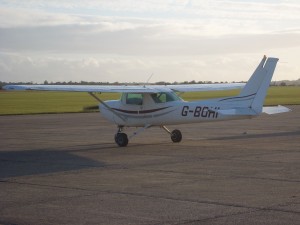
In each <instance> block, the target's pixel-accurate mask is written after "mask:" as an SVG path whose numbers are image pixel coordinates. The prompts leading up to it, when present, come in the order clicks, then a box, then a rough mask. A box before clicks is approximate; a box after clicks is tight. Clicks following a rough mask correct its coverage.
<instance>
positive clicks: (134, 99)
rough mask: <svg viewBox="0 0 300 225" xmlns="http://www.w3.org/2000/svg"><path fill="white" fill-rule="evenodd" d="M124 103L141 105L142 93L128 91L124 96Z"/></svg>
mask: <svg viewBox="0 0 300 225" xmlns="http://www.w3.org/2000/svg"><path fill="white" fill-rule="evenodd" d="M126 104H129V105H143V95H142V94H136V93H128V94H127V97H126Z"/></svg>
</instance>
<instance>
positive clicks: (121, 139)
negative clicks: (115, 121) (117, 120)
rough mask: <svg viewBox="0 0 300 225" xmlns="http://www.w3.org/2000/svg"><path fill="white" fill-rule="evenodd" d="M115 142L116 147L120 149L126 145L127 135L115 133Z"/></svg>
mask: <svg viewBox="0 0 300 225" xmlns="http://www.w3.org/2000/svg"><path fill="white" fill-rule="evenodd" d="M115 142H116V143H117V145H119V146H120V147H125V146H127V145H128V137H127V134H125V133H117V134H116V135H115Z"/></svg>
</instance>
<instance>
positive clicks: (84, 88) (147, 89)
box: [4, 83, 245, 93]
mask: <svg viewBox="0 0 300 225" xmlns="http://www.w3.org/2000/svg"><path fill="white" fill-rule="evenodd" d="M243 86H245V84H243V83H231V84H188V85H147V86H146V85H144V86H141V85H128V86H127V85H6V86H4V89H5V90H36V91H73V92H103V93H104V92H107V93H159V92H171V91H176V92H198V91H216V90H230V89H238V88H242V87H243Z"/></svg>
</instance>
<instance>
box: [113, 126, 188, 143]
mask: <svg viewBox="0 0 300 225" xmlns="http://www.w3.org/2000/svg"><path fill="white" fill-rule="evenodd" d="M149 127H151V125H145V126H144V127H141V128H140V129H138V130H137V131H136V132H134V133H133V134H132V135H131V136H129V138H128V136H127V134H125V133H124V132H123V130H124V126H118V131H117V133H116V134H115V142H116V144H117V145H118V146H119V147H126V146H127V145H128V140H129V139H131V138H132V137H134V136H136V135H138V134H139V133H140V132H142V131H144V130H146V129H148V128H149ZM161 128H163V129H164V130H165V131H166V132H167V133H168V134H170V137H171V140H172V141H173V142H174V143H178V142H181V140H182V134H181V132H180V130H177V129H175V130H173V131H172V132H171V131H170V130H169V129H168V128H167V127H166V126H161Z"/></svg>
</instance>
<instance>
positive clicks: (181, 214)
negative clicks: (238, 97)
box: [0, 106, 300, 225]
mask: <svg viewBox="0 0 300 225" xmlns="http://www.w3.org/2000/svg"><path fill="white" fill-rule="evenodd" d="M290 108H292V110H293V111H292V112H289V113H284V114H278V115H273V116H267V115H262V116H261V117H258V118H255V119H252V120H237V121H226V122H215V123H203V124H191V125H180V126H173V127H170V128H171V129H174V128H175V127H176V128H178V129H180V130H181V131H182V133H183V140H182V142H181V143H179V144H174V143H172V142H171V140H170V137H169V136H168V135H167V133H166V132H165V131H164V130H162V129H160V128H151V129H149V130H146V131H145V132H143V133H141V134H140V135H139V136H136V137H134V138H133V139H132V140H130V142H129V145H128V147H126V148H119V147H117V146H116V144H115V143H114V140H113V139H114V138H113V137H114V134H115V132H116V127H115V126H114V125H111V124H109V123H107V122H106V121H105V120H104V119H103V118H102V117H101V115H100V114H98V113H82V114H51V115H27V116H0V139H1V140H0V141H1V142H0V149H1V150H0V199H1V200H0V224H4V225H9V224H18V225H19V224H20V225H21V224H122V225H123V224H151V225H152V224H155V225H159V224H172V225H173V224H178V225H181V224H187V225H195V224H209V225H211V224H222V225H223V224H264V225H265V224H272V225H274V224H300V106H291V107H290ZM133 132H134V129H128V130H127V133H128V134H131V133H133Z"/></svg>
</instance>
